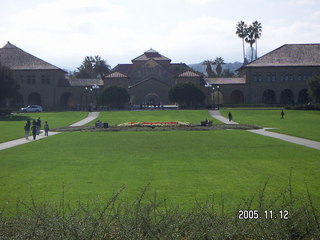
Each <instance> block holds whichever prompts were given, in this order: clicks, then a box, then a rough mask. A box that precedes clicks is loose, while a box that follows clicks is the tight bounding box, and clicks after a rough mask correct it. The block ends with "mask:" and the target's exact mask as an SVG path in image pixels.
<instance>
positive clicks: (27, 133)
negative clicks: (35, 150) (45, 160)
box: [24, 120, 31, 140]
mask: <svg viewBox="0 0 320 240" xmlns="http://www.w3.org/2000/svg"><path fill="white" fill-rule="evenodd" d="M30 127H31V122H30V120H28V121H27V123H26V125H25V126H24V136H25V138H26V139H27V140H29V133H30Z"/></svg>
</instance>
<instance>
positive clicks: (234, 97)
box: [230, 90, 244, 104]
mask: <svg viewBox="0 0 320 240" xmlns="http://www.w3.org/2000/svg"><path fill="white" fill-rule="evenodd" d="M230 102H231V103H232V104H243V103H244V96H243V93H242V91H240V90H234V91H232V92H231V97H230Z"/></svg>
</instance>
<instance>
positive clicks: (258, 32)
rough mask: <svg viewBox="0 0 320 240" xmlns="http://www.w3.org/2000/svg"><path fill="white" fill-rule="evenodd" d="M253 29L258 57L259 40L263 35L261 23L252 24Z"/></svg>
mask: <svg viewBox="0 0 320 240" xmlns="http://www.w3.org/2000/svg"><path fill="white" fill-rule="evenodd" d="M252 28H253V35H254V39H255V40H256V57H258V39H260V37H261V33H262V26H261V23H259V22H258V21H254V22H253V23H252Z"/></svg>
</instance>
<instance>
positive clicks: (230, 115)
mask: <svg viewBox="0 0 320 240" xmlns="http://www.w3.org/2000/svg"><path fill="white" fill-rule="evenodd" d="M228 118H229V122H231V121H232V114H231V112H229V113H228Z"/></svg>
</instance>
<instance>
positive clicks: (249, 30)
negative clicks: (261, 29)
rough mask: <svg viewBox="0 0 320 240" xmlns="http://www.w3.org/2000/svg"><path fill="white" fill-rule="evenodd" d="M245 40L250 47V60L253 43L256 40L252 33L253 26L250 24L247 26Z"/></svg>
mask: <svg viewBox="0 0 320 240" xmlns="http://www.w3.org/2000/svg"><path fill="white" fill-rule="evenodd" d="M245 41H246V42H247V43H249V44H250V48H251V61H252V60H253V47H252V46H253V44H254V43H255V42H256V39H255V33H254V28H253V26H252V25H250V26H249V27H248V28H247V36H246V38H245Z"/></svg>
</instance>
